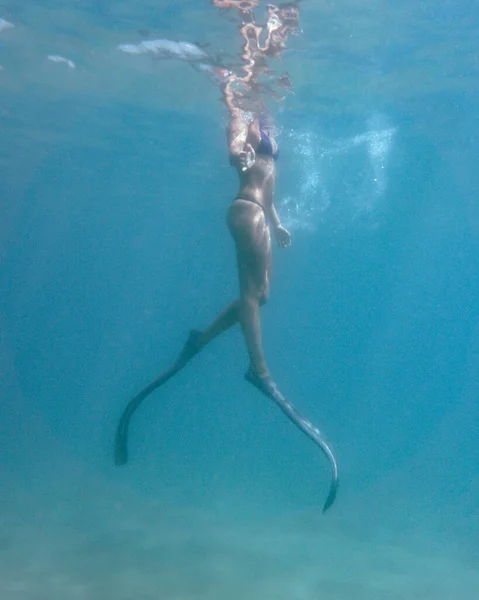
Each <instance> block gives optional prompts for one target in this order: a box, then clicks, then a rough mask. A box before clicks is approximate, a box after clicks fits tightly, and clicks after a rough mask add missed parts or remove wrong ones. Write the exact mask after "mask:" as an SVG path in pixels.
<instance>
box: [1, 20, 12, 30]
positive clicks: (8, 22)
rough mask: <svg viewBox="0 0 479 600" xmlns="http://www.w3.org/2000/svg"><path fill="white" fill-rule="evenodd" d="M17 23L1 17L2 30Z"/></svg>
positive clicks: (10, 27)
mask: <svg viewBox="0 0 479 600" xmlns="http://www.w3.org/2000/svg"><path fill="white" fill-rule="evenodd" d="M13 27H15V25H14V24H13V23H10V21H5V19H0V31H5V30H6V29H13Z"/></svg>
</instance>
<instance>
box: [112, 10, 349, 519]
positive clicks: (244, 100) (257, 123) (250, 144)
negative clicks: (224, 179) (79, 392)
mask: <svg viewBox="0 0 479 600" xmlns="http://www.w3.org/2000/svg"><path fill="white" fill-rule="evenodd" d="M214 3H215V4H217V5H218V6H220V7H224V6H226V4H228V5H230V4H231V6H233V5H234V6H236V5H237V2H236V0H227V3H226V2H225V3H223V2H221V3H218V2H217V1H216V0H214ZM240 4H241V6H240V9H241V12H242V15H243V17H245V18H244V20H243V22H242V24H241V28H240V31H241V35H242V37H243V39H244V41H245V45H244V49H243V53H242V55H241V56H242V59H243V62H244V66H243V70H244V75H243V76H242V77H240V76H238V75H236V74H235V73H233V72H232V71H230V70H227V69H221V72H219V75H218V77H217V78H216V79H217V81H218V83H219V84H220V89H221V91H222V94H223V100H224V102H225V104H226V106H227V108H228V112H229V124H228V131H227V133H228V149H229V159H230V164H231V165H232V166H234V167H235V168H236V170H237V172H238V175H239V191H238V194H237V195H236V197H235V198H234V200H233V202H232V203H231V204H230V206H229V209H228V214H227V224H228V228H229V231H230V233H231V235H232V237H233V240H234V242H235V246H236V259H237V268H238V275H239V288H240V293H239V298H237V299H236V300H234V301H233V302H232V303H231V304H229V305H228V306H227V307H226V308H225V309H224V310H223V312H221V313H220V314H219V315H218V317H217V318H216V319H215V320H214V321H213V322H212V323H211V324H210V325H209V326H208V327H207V328H206V329H205V330H203V331H197V330H193V331H191V332H190V335H189V337H188V340H187V342H186V344H185V345H184V347H183V349H182V350H181V352H180V354H179V356H178V358H177V359H176V361H175V362H174V363H173V365H172V366H171V367H170V368H169V369H167V370H166V371H164V372H163V373H161V374H160V375H159V376H158V377H157V378H156V379H155V380H153V381H152V382H151V383H150V384H149V385H148V386H147V387H145V388H144V389H143V390H141V391H140V392H139V393H138V394H137V395H136V396H135V397H134V398H133V399H132V400H131V401H130V402H129V403H128V405H127V407H126V408H125V410H124V411H123V414H122V416H121V419H120V422H119V424H118V427H117V430H116V437H115V463H116V464H117V465H122V464H125V463H126V462H127V460H128V447H127V446H128V427H129V423H130V420H131V417H132V415H133V413H134V412H135V411H136V409H137V408H138V407H139V405H140V404H141V403H142V402H143V400H144V399H145V398H146V397H147V396H149V395H150V394H151V393H152V392H153V391H154V390H155V389H157V388H158V387H160V386H162V385H163V384H165V383H166V382H167V381H168V380H169V379H171V377H173V376H174V375H175V374H176V373H178V372H179V371H180V370H181V369H182V368H183V367H185V366H186V365H187V364H188V363H189V361H190V360H191V359H192V358H193V357H194V356H196V355H197V354H198V353H199V352H200V351H201V350H202V349H203V348H204V347H205V346H207V345H208V344H209V343H210V342H211V341H212V340H214V339H215V338H216V337H217V336H218V335H220V334H221V333H223V332H224V331H226V330H228V329H229V328H231V327H232V326H234V325H235V324H237V323H239V324H240V325H241V329H242V332H243V337H244V340H245V343H246V348H247V351H248V355H249V366H248V368H247V370H246V373H245V379H246V380H247V381H248V382H249V383H251V384H252V385H253V386H254V387H256V388H257V389H258V390H259V391H260V392H262V393H263V394H264V395H265V396H266V397H267V398H269V399H271V400H273V401H274V402H275V403H276V404H277V405H278V406H279V407H280V408H281V410H282V411H283V412H284V413H285V414H286V415H287V416H288V418H289V419H290V420H291V421H292V422H293V423H294V424H295V425H296V426H297V427H298V428H299V429H301V431H303V432H304V433H305V434H306V435H307V436H308V437H309V438H310V439H311V440H312V441H313V442H314V443H315V444H316V445H317V446H318V447H319V448H320V449H321V451H322V452H323V453H324V454H325V456H326V457H327V459H328V461H329V463H330V467H331V473H332V478H331V484H330V489H329V493H328V496H327V499H326V502H325V504H324V506H323V512H324V511H326V510H327V509H328V508H329V507H330V506H331V505H332V504H333V502H334V500H335V498H336V494H337V490H338V486H339V475H338V465H337V461H336V458H335V455H334V452H333V449H332V447H331V444H330V443H329V442H328V440H327V439H326V438H325V436H324V435H323V433H322V432H321V431H320V430H319V429H318V428H317V427H315V426H314V425H313V424H312V423H311V422H310V421H308V420H307V419H305V418H304V417H303V416H302V415H301V414H300V413H299V412H298V411H297V410H296V408H295V407H294V406H293V405H292V404H291V403H290V402H288V400H287V399H286V398H285V397H284V396H283V394H282V393H281V392H280V390H279V389H278V386H277V385H276V383H275V381H274V379H273V378H272V376H271V374H270V372H269V369H268V366H267V363H266V360H265V357H264V352H263V346H262V340H261V320H260V307H261V306H262V305H263V304H264V303H265V302H266V301H267V299H268V294H269V287H270V273H271V267H272V248H271V234H273V236H274V238H275V239H276V242H277V243H278V245H279V246H280V247H282V248H286V247H288V246H290V245H291V235H290V233H289V231H287V229H285V228H284V227H283V226H282V225H281V222H280V219H279V217H278V214H277V212H276V209H275V206H274V191H275V180H276V160H277V159H278V145H277V143H276V140H275V135H274V131H273V128H272V126H271V118H270V117H269V116H268V111H267V109H266V105H265V103H264V101H263V99H262V94H261V92H262V91H264V90H265V89H266V88H265V87H264V85H263V84H262V82H261V77H262V74H263V73H264V64H265V63H264V61H265V57H266V56H269V55H270V54H271V53H272V52H273V50H274V52H273V55H274V53H277V52H279V51H280V50H281V49H282V48H283V47H284V41H285V39H286V38H287V35H288V33H289V32H290V31H291V25H290V24H289V23H290V18H291V15H290V14H289V12H288V10H287V9H288V6H286V8H285V7H283V8H281V7H279V8H278V7H274V6H273V5H268V10H269V13H270V16H269V21H268V23H269V25H270V26H268V28H267V31H268V37H267V41H266V43H265V45H264V46H263V47H261V46H260V44H259V34H260V32H261V28H258V27H257V26H256V25H255V23H254V21H253V20H252V13H251V12H250V11H251V7H250V6H249V4H248V3H240ZM243 4H244V5H246V8H244V6H243ZM253 4H254V3H253ZM248 7H249V8H248ZM246 9H248V10H246ZM245 11H246V12H245ZM285 11H286V12H285ZM283 13H285V14H284V15H283ZM278 15H279V16H278ZM246 17H248V18H246ZM279 17H281V18H279ZM296 17H297V14H296ZM282 20H284V27H283V28H279V29H278V23H279V24H281V23H282ZM273 25H274V27H273ZM283 29H284V31H283ZM273 33H274V35H273ZM251 106H253V108H251Z"/></svg>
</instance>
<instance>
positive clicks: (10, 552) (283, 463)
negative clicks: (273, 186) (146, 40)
mask: <svg viewBox="0 0 479 600" xmlns="http://www.w3.org/2000/svg"><path fill="white" fill-rule="evenodd" d="M163 5H164V6H162V3H160V4H159V5H158V4H157V3H156V4H154V3H152V2H147V1H146V0H145V1H142V2H136V3H133V2H123V3H119V4H114V3H110V2H96V3H91V2H79V3H78V6H77V7H74V8H71V7H69V6H68V3H62V2H41V3H38V2H37V3H30V2H27V3H25V6H24V7H23V6H22V8H21V9H20V8H19V7H18V6H15V3H8V2H7V3H4V5H2V9H1V10H0V18H4V19H6V20H7V21H9V22H12V23H13V24H14V25H15V27H14V28H12V29H8V30H5V31H3V32H0V43H1V45H0V65H2V66H3V67H4V70H3V71H0V85H2V88H3V93H2V96H3V101H2V107H1V108H0V117H1V119H2V127H3V131H4V132H3V135H2V139H1V142H0V159H1V162H0V169H1V171H0V172H1V178H0V199H1V200H0V210H1V213H0V221H1V229H0V252H1V254H0V256H1V271H0V290H1V295H0V365H1V372H2V377H1V383H0V390H1V418H0V455H1V470H0V476H1V486H2V490H3V491H2V493H1V494H0V496H1V500H0V502H1V513H2V517H1V528H0V553H2V554H3V558H4V560H3V561H2V562H3V563H4V565H5V567H1V568H0V580H1V581H0V589H1V590H2V593H1V596H2V598H5V599H6V600H7V599H8V600H9V599H10V598H12V599H13V598H22V599H26V600H29V599H30V598H35V599H36V598H46V597H48V598H56V597H58V598H80V597H81V598H95V599H96V598H109V597H112V598H113V597H116V598H133V597H141V598H145V599H150V598H158V597H160V598H165V600H169V599H170V598H171V599H172V600H173V599H179V598H220V597H224V594H228V597H232V598H233V597H235V598H236V597H237V598H260V597H261V598H263V597H264V596H267V597H271V598H278V599H280V598H283V597H284V598H285V599H286V598H288V600H289V599H291V598H298V599H301V598H313V597H314V598H318V597H328V598H329V597H330V598H341V599H343V600H344V599H349V598H351V599H356V598H368V599H371V598H378V599H383V598H384V599H386V598H387V599H389V598H398V599H399V598H405V597H406V593H407V594H410V595H411V596H414V597H416V598H424V599H429V598H436V599H442V598H444V599H446V598H455V599H458V600H461V599H464V600H471V599H472V598H473V596H472V595H471V594H472V590H474V589H477V583H478V580H477V575H475V573H476V572H477V566H478V565H477V560H478V555H477V544H478V529H477V527H478V524H479V513H478V511H479V467H478V464H479V451H478V449H477V445H476V443H475V442H476V439H477V429H478V426H479V405H478V402H477V398H478V393H479V384H478V377H477V373H478V368H479V342H478V339H479V319H478V315H479V284H478V278H477V273H478V272H479V207H478V206H479V205H478V201H477V198H478V196H479V183H478V182H479V179H478V178H477V174H476V172H477V169H478V159H477V156H478V155H479V140H478V131H479V128H478V116H477V104H478V100H479V98H478V95H479V90H478V87H477V74H478V73H477V64H476V62H477V61H476V59H475V57H476V56H477V51H478V48H477V40H476V39H475V31H476V30H477V8H476V6H475V4H474V3H471V2H466V1H465V0H462V1H461V2H460V3H454V5H453V4H452V3H445V4H444V3H443V4H441V5H440V6H439V5H434V6H433V5H432V4H429V3H421V5H420V6H419V7H417V6H415V5H414V4H412V3H411V4H410V5H409V4H406V5H405V6H403V7H401V8H398V7H394V6H391V3H387V2H377V3H375V4H374V6H372V7H369V8H368V9H366V8H365V7H358V6H357V5H355V4H354V3H351V4H349V3H348V4H347V5H342V6H337V5H335V4H332V5H329V6H327V7H323V6H322V5H320V4H318V3H315V2H312V1H311V2H309V1H306V0H305V1H304V2H303V3H302V4H301V10H302V11H303V13H304V15H303V21H302V22H303V36H302V37H301V38H294V39H293V40H292V41H291V46H292V48H293V49H294V50H295V51H294V52H293V51H291V53H289V54H288V55H287V56H286V59H285V61H286V63H287V65H286V66H287V68H288V70H289V73H290V75H291V78H292V80H293V83H294V84H295V79H296V81H297V83H296V84H295V95H290V96H288V97H287V98H286V100H285V103H284V108H283V110H279V109H278V110H277V122H278V125H279V127H280V128H281V135H280V137H279V140H280V144H281V158H280V161H279V162H278V181H277V204H278V210H279V212H280V215H281V216H282V217H284V219H285V222H286V224H290V225H291V230H292V234H293V240H294V241H293V245H292V247H291V248H290V249H288V250H284V251H283V250H279V249H277V251H275V267H274V277H273V283H272V290H271V299H270V302H269V303H268V304H267V306H266V307H265V308H264V309H263V331H264V343H265V350H266V355H267V359H268V362H269V365H270V368H271V371H272V373H273V374H274V376H275V378H276V380H277V381H278V384H279V385H280V387H281V388H282V389H283V390H284V392H285V394H286V395H287V396H288V398H290V399H291V401H292V402H294V403H295V404H296V405H297V406H298V408H300V409H301V410H302V411H303V412H304V413H305V414H307V415H308V416H310V417H311V419H312V420H313V421H314V422H315V423H316V422H317V423H318V424H319V425H320V426H321V428H322V429H324V430H325V431H326V432H327V434H328V437H330V438H331V440H332V441H333V443H334V446H335V448H336V451H337V454H338V458H339V462H340V468H341V488H340V493H339V496H338V500H337V505H335V506H334V507H333V509H332V510H331V512H330V513H329V514H327V515H325V516H324V517H321V516H320V509H321V505H322V502H323V500H324V497H325V494H326V492H327V486H328V481H329V472H328V466H327V464H326V461H324V460H323V457H322V456H320V455H319V453H318V452H317V450H316V449H315V448H314V447H313V446H312V444H311V443H310V442H309V441H308V440H307V439H306V438H304V439H303V436H301V434H300V433H299V432H298V431H297V430H295V428H294V427H293V426H292V425H291V424H290V423H289V422H287V421H286V419H285V418H284V416H283V415H282V414H281V413H280V412H279V411H278V410H277V409H276V408H275V407H274V406H273V405H271V404H268V403H267V402H266V401H265V400H264V399H263V398H261V397H260V396H259V395H258V393H257V392H255V390H254V389H252V388H251V387H249V386H247V384H246V383H245V382H244V380H243V373H244V371H245V369H246V366H247V356H246V351H245V349H244V345H243V342H242V338H241V335H240V332H239V330H233V331H230V332H228V333H227V334H225V335H224V336H223V337H222V338H221V339H219V340H217V341H216V342H215V343H214V344H212V345H211V347H208V348H207V349H206V350H205V351H204V353H202V354H201V355H200V356H198V357H197V358H196V359H195V360H194V362H192V364H191V365H190V366H188V368H187V369H185V371H184V372H182V373H181V374H180V375H178V377H177V378H176V379H175V380H173V381H172V382H171V383H169V384H168V386H167V387H165V388H164V389H163V390H162V391H161V392H157V393H156V394H155V395H154V396H152V397H151V398H150V399H149V400H148V402H146V403H145V405H144V406H143V407H142V409H141V410H140V411H139V412H138V414H137V415H136V416H135V418H134V420H133V422H132V426H131V439H130V447H131V448H130V450H131V457H130V458H131V460H130V463H129V465H128V466H127V467H124V468H122V469H118V468H115V467H114V466H113V451H112V444H113V434H114V430H115V426H116V423H117V420H118V418H119V415H120V414H121V411H122V410H123V407H124V405H125V403H126V402H127V401H128V399H129V398H130V397H131V396H132V395H133V394H135V393H136V392H137V391H138V390H139V389H140V388H141V387H142V386H144V385H145V384H146V383H147V382H148V381H150V380H151V379H152V378H153V377H154V376H155V375H156V374H157V372H158V371H159V370H161V369H163V368H165V367H166V366H168V365H169V364H170V362H171V360H172V359H173V358H174V357H175V356H176V353H177V352H178V351H179V349H180V347H181V346H182V344H183V343H184V341H185V339H186V336H187V333H188V331H189V329H190V328H192V327H197V328H201V327H204V326H206V325H207V324H208V322H209V321H210V320H211V319H212V318H213V317H214V316H215V315H216V314H217V312H218V311H219V310H220V309H221V308H223V306H224V305H225V304H226V303H227V302H229V301H231V300H232V299H233V298H234V297H235V295H236V294H237V280H236V271H235V256H234V248H233V244H232V240H231V239H230V237H229V234H228V231H227V229H226V226H225V214H226V209H227V207H228V204H229V202H230V201H231V199H232V198H233V197H234V195H235V193H236V191H237V188H236V185H237V182H236V175H235V173H234V172H233V171H232V169H231V168H230V167H229V165H228V160H227V150H226V144H225V134H224V126H225V123H226V110H225V108H224V106H223V105H222V104H221V103H220V102H219V97H218V96H219V94H218V90H217V89H215V87H214V86H213V85H212V83H211V82H209V81H208V80H207V79H206V78H204V77H202V76H201V75H200V74H199V73H197V72H195V71H194V70H193V69H191V68H190V67H189V66H188V65H186V64H181V65H178V66H176V64H175V63H172V62H161V61H150V60H149V59H148V57H136V56H133V57H127V58H128V60H126V58H125V57H124V56H121V57H119V53H118V52H117V50H116V45H117V44H118V43H126V42H128V43H129V42H130V41H131V40H133V41H134V42H135V43H136V42H138V41H139V40H140V39H141V38H140V37H139V34H138V33H137V32H136V30H137V29H139V28H142V27H143V28H144V27H150V28H151V29H152V30H153V31H154V36H153V37H165V38H169V39H177V40H178V39H188V40H190V41H203V39H205V38H206V41H208V42H210V44H211V45H212V46H213V45H214V44H218V46H217V47H216V48H215V50H218V51H219V50H223V49H225V50H227V51H230V50H231V48H230V46H232V45H233V43H232V42H230V38H229V36H230V33H231V32H234V31H235V28H234V23H233V22H232V21H227V20H224V19H222V18H221V17H220V16H219V15H218V13H217V11H216V10H215V9H214V8H213V7H211V6H210V4H209V2H206V1H205V2H194V3H193V2H182V3H177V4H172V3H163ZM2 11H3V12H2ZM69 11H70V12H69ZM386 24H390V26H391V28H390V30H389V32H388V31H386V32H385V31H384V28H385V25H386ZM223 28H224V31H225V33H222V32H223ZM349 31H351V32H353V33H354V34H355V35H358V36H359V37H360V41H359V42H358V43H357V45H356V44H354V43H352V42H349V41H348V37H349ZM208 34H209V35H208ZM152 35H153V34H152ZM322 35H324V38H325V41H324V43H323V41H322V39H323V38H322V37H321V36H322ZM49 46H51V48H52V50H51V51H50V50H49V49H47V48H48V47H49ZM89 46H91V47H92V48H94V52H93V51H92V52H89V51H88V50H87V48H88V47H89ZM52 53H58V54H62V55H64V56H66V57H67V58H70V57H71V59H72V60H74V61H75V62H76V63H77V68H76V69H69V68H68V66H67V65H66V64H61V63H59V64H56V63H53V62H51V61H47V59H46V58H45V57H46V54H52ZM135 61H136V62H135ZM275 250H276V249H275ZM183 511H184V512H183ZM185 515H187V516H185ZM125 523H130V525H125ZM185 523H187V524H188V525H187V526H186V525H185ZM205 523H211V528H210V529H209V528H208V527H209V526H208V527H206V533H205V532H204V529H203V528H204V527H205ZM265 523H272V525H270V527H271V529H267V530H265V531H264V532H263V529H262V527H266V525H265ZM185 528H186V530H187V531H188V532H189V533H188V535H191V538H188V539H189V540H190V543H186V544H185V545H184V546H181V544H180V542H179V541H178V540H179V539H181V540H183V538H184V536H185V535H187V534H185ZM166 531H167V532H168V533H167V534H166V533H165V532H166ZM213 531H214V532H215V533H214V534H213V533H212V532H213ZM282 531H288V532H290V535H291V536H293V538H294V540H295V542H294V543H293V541H291V540H289V542H286V541H284V540H283V541H279V542H278V540H277V537H275V536H278V535H279V533H278V532H282ZM99 532H101V534H100V533H99ZM125 532H126V533H125ZM148 532H150V533H151V532H154V535H153V534H151V536H150V537H148ZM162 532H163V533H162ZM194 532H197V533H196V534H195V533H194ZM238 532H240V533H238ZM268 535H270V536H271V542H268ZM175 536H176V537H175ZM181 536H183V537H181ZM235 536H236V537H235ZM238 536H240V537H241V536H242V537H241V548H242V551H241V552H239V551H238V543H239V542H238V541H237V539H240V537H238ZM258 536H259V537H260V538H261V540H262V542H261V543H262V544H263V545H261V552H260V551H259V550H258V544H259V542H258V539H259V538H258ZM301 536H303V537H301ZM293 538H292V539H293ZM193 539H194V543H195V544H197V545H198V547H197V546H195V545H194V544H193V541H192V540H193ZM218 539H219V540H221V549H220V550H218V548H219V546H218V544H219V542H218ZM145 540H147V541H145ZM385 540H387V541H388V544H390V546H388V548H389V551H391V552H393V550H394V552H403V553H404V556H406V555H407V556H408V557H409V558H408V559H407V560H406V559H404V562H401V561H400V560H399V559H398V558H397V555H396V554H394V557H395V558H391V559H390V560H389V559H388V558H387V556H388V552H387V551H386V550H384V552H383V551H382V550H381V548H384V546H383V545H384V544H385ZM49 544H50V545H49ZM155 544H156V545H155ZM208 544H210V546H208ZM281 544H284V553H285V555H286V556H288V561H289V563H288V564H289V568H291V569H292V570H291V571H287V573H288V575H287V577H286V575H285V574H284V573H285V566H284V564H283V562H281V561H282V560H283V561H284V558H282V559H279V558H278V557H276V558H272V557H273V554H274V552H276V551H278V552H280V551H279V550H277V548H278V547H282V546H281ZM295 544H296V545H295ZM358 544H360V546H358ZM158 545H161V551H160V550H158V547H159V546H158ZM192 548H193V550H191V549H192ZM195 548H196V550H195ZM198 548H199V549H198ZM253 548H254V550H253ZM248 549H249V550H248ZM391 549H393V550H391ZM190 551H191V552H192V554H191V555H190V554H189V552H190ZM208 552H211V553H212V555H214V556H217V555H222V556H223V557H225V556H227V557H229V558H228V559H227V567H224V568H223V570H221V569H220V567H217V568H218V569H219V570H221V576H220V575H219V574H218V573H219V571H218V572H217V571H215V569H213V568H212V567H211V564H213V563H211V564H210V563H208V564H205V565H203V563H201V564H200V563H199V562H198V561H199V558H198V557H199V556H202V557H203V558H204V556H206V555H208V556H210V555H209V554H208ZM382 552H383V554H382ZM360 555H361V556H364V561H365V563H364V566H361V564H360V560H359V559H358V558H354V560H353V557H357V556H360ZM39 556H40V557H42V558H41V560H40V559H39V558H38V557H39ZM172 556H173V557H174V560H173V559H172V558H171V557H172ZM336 556H338V557H339V558H338V559H335V558H334V557H336ZM392 556H393V555H392V554H391V557H392ZM401 556H402V555H401ZM332 557H333V558H332ZM367 557H369V558H367ZM385 557H386V558H385ZM212 560H213V559H212ZM225 560H226V559H225ZM401 560H402V559H401ZM39 561H40V562H39ZM42 561H43V562H42ZM62 561H64V562H62ZM169 561H173V562H171V563H170V562H169ZM328 561H330V562H328ZM335 561H336V562H335ZM394 561H398V562H394ZM408 561H409V562H408ZM428 561H429V562H428ZM40 563H41V564H40ZM270 563H271V564H270ZM214 564H217V563H214ZM252 564H254V565H255V566H254V568H253V567H252V566H251V565H252ZM261 564H264V565H265V566H264V572H263V571H262V569H261ZM292 564H293V565H295V564H297V565H298V568H297V570H294V568H293V567H292V566H291V565H292ZM325 564H326V565H329V568H330V575H329V577H330V579H328V578H327V577H323V578H322V579H321V578H319V580H317V581H316V580H314V583H311V586H310V587H305V588H304V589H303V588H301V590H300V589H299V588H296V587H294V586H295V585H296V583H298V585H299V582H302V583H303V584H304V581H305V580H306V579H307V577H309V575H306V574H305V573H303V571H301V568H304V565H309V566H310V568H311V573H315V572H319V571H320V569H321V568H323V567H324V565H325ZM35 565H36V566H35ZM39 565H40V566H39ZM165 565H166V566H165ZM178 565H182V566H181V569H183V570H181V569H180V567H179V566H178ZM189 565H194V567H190V566H189ZM245 565H246V566H245ZM258 565H259V566H258ZM348 565H349V567H348ZM391 565H393V566H391ZM410 565H414V567H415V568H416V569H417V572H416V571H414V574H413V573H412V571H410V570H409V568H410ZM215 568H216V567H215ZM128 569H131V571H129V570H128ZM163 569H164V572H165V573H166V572H167V571H168V572H170V574H172V573H173V574H174V573H176V572H177V571H178V569H180V570H181V573H182V576H181V577H180V579H179V580H178V581H176V580H174V581H173V582H171V581H170V580H168V582H169V583H168V585H167V584H166V583H165V581H166V580H167V579H168V578H167V577H166V576H165V574H164V572H163ZM175 569H176V570H175ZM251 569H253V571H254V575H251V577H249V576H248V573H250V572H251V573H252V572H253V571H250V570H251ZM275 569H277V571H275ZM117 570H118V572H120V571H121V573H122V577H124V578H125V579H121V578H118V579H116V578H115V577H116V572H117ZM178 572H179V571H178ZM346 572H347V573H349V574H348V575H346ZM158 573H163V574H162V575H161V576H160V575H159V574H158ZM225 573H226V574H225ZM235 573H236V575H235ZM238 573H239V575H238ZM311 573H310V575H311ZM55 577H57V579H55ZM118 577H120V575H118ZM172 577H173V575H172ZM284 577H286V579H284ZM311 577H313V575H311ZM228 578H229V579H228ZM313 578H314V577H313ZM441 578H443V579H441ZM186 580H187V581H188V582H189V583H188V586H186V584H185V585H183V584H182V583H181V581H186ZM379 580H380V583H379ZM141 581H143V582H145V581H148V582H150V583H149V585H151V587H148V588H146V587H141V585H143V584H141V583H140V582H141ZM218 581H221V582H222V584H221V585H223V586H224V587H222V588H221V589H220V588H218V587H215V586H216V585H217V583H218ZM239 581H242V582H243V583H242V585H244V587H241V585H239V583H238V582H239ZM265 581H267V582H268V586H270V587H267V588H266V587H264V586H266V583H265ZM311 581H313V579H311ZM92 582H93V583H92ZM215 582H216V583H215ZM275 582H277V585H278V588H277V590H276V591H275V587H274V585H275ZM218 585H219V584H218ZM22 586H23V587H22ZM145 586H146V583H145ZM185 586H186V587H185ZM287 586H292V587H290V588H289V587H287ZM282 594H285V595H284V596H283V595H282Z"/></svg>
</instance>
